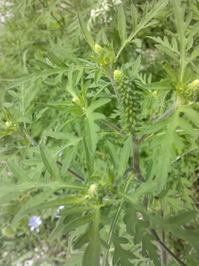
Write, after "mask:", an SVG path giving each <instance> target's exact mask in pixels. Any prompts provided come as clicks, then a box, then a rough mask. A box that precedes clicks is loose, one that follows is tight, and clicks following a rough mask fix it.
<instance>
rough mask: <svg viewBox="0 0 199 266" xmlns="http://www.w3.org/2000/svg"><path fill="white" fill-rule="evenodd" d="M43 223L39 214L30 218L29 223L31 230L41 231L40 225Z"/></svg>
mask: <svg viewBox="0 0 199 266" xmlns="http://www.w3.org/2000/svg"><path fill="white" fill-rule="evenodd" d="M41 224H42V220H41V217H40V216H38V215H35V216H32V217H30V219H29V223H28V225H29V226H30V231H34V229H36V231H37V232H39V228H37V227H39V226H40V225H41Z"/></svg>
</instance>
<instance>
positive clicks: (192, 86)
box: [188, 79, 199, 90]
mask: <svg viewBox="0 0 199 266" xmlns="http://www.w3.org/2000/svg"><path fill="white" fill-rule="evenodd" d="M188 87H189V88H190V89H193V90H197V89H199V79H195V80H194V81H193V82H191V83H189V85H188Z"/></svg>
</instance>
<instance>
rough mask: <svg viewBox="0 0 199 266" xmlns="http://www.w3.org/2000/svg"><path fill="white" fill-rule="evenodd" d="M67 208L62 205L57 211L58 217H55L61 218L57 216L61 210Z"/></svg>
mask: <svg viewBox="0 0 199 266" xmlns="http://www.w3.org/2000/svg"><path fill="white" fill-rule="evenodd" d="M64 207H65V206H63V205H61V206H59V208H58V209H57V211H56V215H55V217H56V218H60V217H61V216H59V215H57V214H58V213H59V212H60V211H61V209H63V208H64Z"/></svg>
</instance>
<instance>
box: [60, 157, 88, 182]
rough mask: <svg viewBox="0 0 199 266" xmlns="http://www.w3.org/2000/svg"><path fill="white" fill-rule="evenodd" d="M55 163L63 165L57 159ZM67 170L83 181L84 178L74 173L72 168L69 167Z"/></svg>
mask: <svg viewBox="0 0 199 266" xmlns="http://www.w3.org/2000/svg"><path fill="white" fill-rule="evenodd" d="M57 164H58V165H60V166H63V164H62V163H61V162H59V161H57ZM67 171H68V172H69V173H71V174H72V175H74V176H76V177H77V178H79V179H80V180H82V181H85V179H84V178H83V177H82V176H80V175H78V174H77V173H75V172H74V171H73V170H71V169H70V168H68V169H67Z"/></svg>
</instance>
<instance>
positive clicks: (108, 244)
mask: <svg viewBox="0 0 199 266" xmlns="http://www.w3.org/2000/svg"><path fill="white" fill-rule="evenodd" d="M133 177H134V174H131V175H130V176H129V178H128V180H127V183H126V186H125V188H124V192H126V191H127V189H128V186H129V184H130V182H131V180H132V179H133ZM122 204H123V201H122V202H120V203H119V205H118V208H117V212H116V214H115V217H114V219H113V221H112V224H111V227H110V231H109V234H108V238H107V241H106V243H107V249H106V251H105V254H104V258H103V262H102V266H106V265H107V261H108V254H109V249H110V245H111V238H112V234H113V231H114V228H115V225H116V223H117V220H118V217H119V215H120V212H121V209H122Z"/></svg>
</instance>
